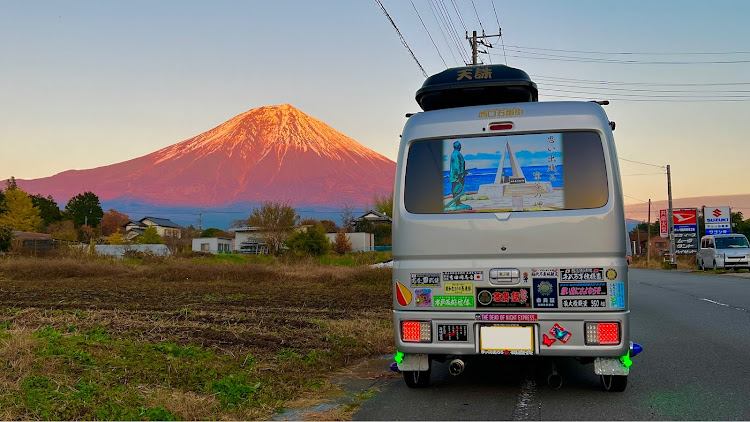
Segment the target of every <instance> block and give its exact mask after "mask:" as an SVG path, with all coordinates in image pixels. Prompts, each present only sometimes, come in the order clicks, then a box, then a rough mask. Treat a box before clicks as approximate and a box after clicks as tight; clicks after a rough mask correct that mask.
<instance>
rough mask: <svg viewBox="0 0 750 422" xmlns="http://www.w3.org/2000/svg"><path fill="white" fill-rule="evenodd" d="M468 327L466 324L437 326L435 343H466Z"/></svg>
mask: <svg viewBox="0 0 750 422" xmlns="http://www.w3.org/2000/svg"><path fill="white" fill-rule="evenodd" d="M468 333H469V326H468V325H467V324H438V325H437V341H468V340H469V335H468Z"/></svg>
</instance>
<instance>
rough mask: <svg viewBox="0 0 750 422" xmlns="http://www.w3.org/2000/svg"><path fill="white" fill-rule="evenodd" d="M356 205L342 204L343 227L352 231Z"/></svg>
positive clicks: (346, 230)
mask: <svg viewBox="0 0 750 422" xmlns="http://www.w3.org/2000/svg"><path fill="white" fill-rule="evenodd" d="M354 219H355V217H354V207H353V206H351V205H349V204H344V205H342V206H341V228H342V229H344V231H345V232H347V233H350V232H351V231H352V229H354Z"/></svg>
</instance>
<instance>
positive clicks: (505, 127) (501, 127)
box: [490, 122, 513, 130]
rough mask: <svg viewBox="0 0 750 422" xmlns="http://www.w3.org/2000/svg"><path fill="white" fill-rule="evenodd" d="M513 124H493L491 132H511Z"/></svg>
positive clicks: (491, 124)
mask: <svg viewBox="0 0 750 422" xmlns="http://www.w3.org/2000/svg"><path fill="white" fill-rule="evenodd" d="M511 129H513V122H493V123H490V130H511Z"/></svg>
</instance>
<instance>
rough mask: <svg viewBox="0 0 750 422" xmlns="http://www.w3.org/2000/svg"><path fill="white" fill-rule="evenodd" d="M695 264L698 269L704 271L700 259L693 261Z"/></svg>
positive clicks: (704, 268)
mask: <svg viewBox="0 0 750 422" xmlns="http://www.w3.org/2000/svg"><path fill="white" fill-rule="evenodd" d="M695 264H696V265H697V266H698V269H699V270H701V271H706V267H705V266H704V265H703V261H702V260H700V259H696V260H695Z"/></svg>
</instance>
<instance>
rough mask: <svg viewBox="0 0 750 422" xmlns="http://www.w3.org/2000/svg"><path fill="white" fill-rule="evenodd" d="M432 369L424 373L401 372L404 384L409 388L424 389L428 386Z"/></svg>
mask: <svg viewBox="0 0 750 422" xmlns="http://www.w3.org/2000/svg"><path fill="white" fill-rule="evenodd" d="M431 373H432V368H430V369H428V370H426V371H403V374H404V382H406V386H407V387H409V388H425V387H428V386H429V385H430V374H431Z"/></svg>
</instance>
